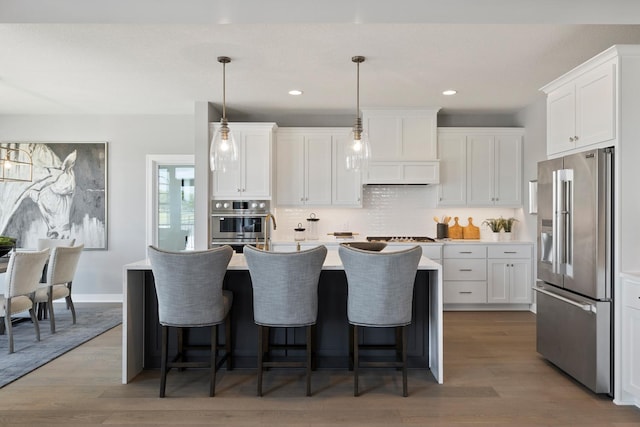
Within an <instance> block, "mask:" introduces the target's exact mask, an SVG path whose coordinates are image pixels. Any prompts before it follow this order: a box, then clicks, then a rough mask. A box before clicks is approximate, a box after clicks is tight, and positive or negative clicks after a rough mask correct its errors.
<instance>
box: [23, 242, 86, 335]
mask: <svg viewBox="0 0 640 427" xmlns="http://www.w3.org/2000/svg"><path fill="white" fill-rule="evenodd" d="M83 249H84V245H78V246H53V247H52V248H51V249H50V251H51V253H50V255H49V262H48V263H47V267H46V269H47V272H46V280H45V283H40V286H39V287H38V289H37V290H36V293H35V298H34V302H35V303H36V304H38V309H39V308H40V307H46V308H45V310H48V312H49V325H50V327H51V333H52V334H55V333H56V320H55V316H54V312H53V301H54V300H57V299H60V298H64V299H65V301H66V304H67V310H71V317H72V320H73V324H74V325H75V324H76V308H75V306H74V305H73V299H72V298H71V286H72V283H73V277H74V276H75V274H76V269H77V267H78V261H79V260H80V254H81V253H82V250H83Z"/></svg>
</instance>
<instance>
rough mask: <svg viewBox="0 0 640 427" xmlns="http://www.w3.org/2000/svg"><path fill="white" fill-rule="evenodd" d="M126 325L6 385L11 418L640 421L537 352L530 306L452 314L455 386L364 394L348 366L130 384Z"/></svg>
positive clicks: (242, 422)
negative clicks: (308, 382)
mask: <svg viewBox="0 0 640 427" xmlns="http://www.w3.org/2000/svg"><path fill="white" fill-rule="evenodd" d="M121 334H122V330H121V328H120V327H118V328H115V329H113V330H111V331H109V332H107V333H106V334H104V335H102V336H100V337H98V338H96V339H94V340H92V341H90V342H88V343H87V344H84V345H83V346H81V347H79V348H77V349H76V350H74V351H72V352H69V353H67V354H66V355H64V356H62V357H60V358H58V359H57V360H54V361H53V362H51V363H49V364H47V365H45V366H44V367H42V368H40V369H38V370H37V371H34V372H33V373H31V374H29V375H27V376H25V377H23V378H21V379H19V380H18V381H16V382H14V383H12V384H10V385H8V386H6V387H5V388H3V389H0V425H25V424H27V425H30V424H31V425H36V424H38V425H40V426H50V425H55V424H64V425H72V424H73V425H85V426H90V425H99V424H110V425H118V424H128V425H144V424H146V425H172V426H178V425H197V424H201V425H220V426H267V425H269V426H283V425H284V426H286V425H291V426H294V425H295V426H336V425H348V426H378V425H379V426H410V425H413V426H426V425H429V426H470V425H483V426H568V425H575V426H578V425H579V426H640V410H639V409H636V408H634V407H620V406H616V405H614V404H613V403H612V402H611V400H610V399H608V398H605V397H600V396H597V395H594V394H592V393H591V392H590V391H588V390H586V389H585V388H583V387H582V386H580V385H579V384H577V383H575V382H574V381H573V380H571V379H570V378H568V377H567V376H565V375H564V374H562V373H560V372H559V371H558V370H557V369H555V368H554V367H553V366H551V365H550V364H548V363H547V362H545V361H544V360H543V359H542V358H541V357H540V356H539V355H538V354H537V353H536V352H535V318H534V315H533V314H531V313H528V312H486V313H485V312H481V313H472V312H446V313H445V347H444V348H445V353H444V361H445V384H444V385H438V384H436V383H435V381H434V380H433V378H432V376H431V375H430V374H428V373H426V371H422V370H414V371H412V372H410V375H409V397H407V398H403V397H401V388H402V382H401V379H400V373H399V372H393V371H391V372H390V371H386V370H384V371H380V370H377V371H369V372H365V373H364V375H363V376H362V378H361V389H362V390H363V394H362V395H361V396H360V397H357V398H355V397H353V395H352V384H353V383H352V379H351V377H350V375H349V373H348V372H333V371H317V372H315V373H314V376H313V379H312V388H313V393H314V395H313V396H312V397H305V396H304V379H303V376H302V373H293V374H291V373H285V372H281V371H273V372H268V373H266V376H265V396H264V397H263V398H258V397H256V396H255V387H256V382H255V376H254V373H253V372H251V371H232V372H229V373H227V372H224V371H221V373H220V374H219V381H218V385H217V393H218V394H217V395H216V397H214V398H209V397H208V396H207V394H208V388H207V380H206V379H205V375H204V373H203V371H186V372H175V373H174V372H171V373H170V374H169V378H168V384H167V398H165V399H160V398H158V397H157V395H158V385H159V381H158V378H159V374H158V372H145V373H144V374H142V375H140V376H138V377H137V378H136V379H135V381H134V382H133V383H132V384H128V385H122V384H120V379H121Z"/></svg>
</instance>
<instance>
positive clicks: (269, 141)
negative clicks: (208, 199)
mask: <svg viewBox="0 0 640 427" xmlns="http://www.w3.org/2000/svg"><path fill="white" fill-rule="evenodd" d="M219 126H220V124H219V123H212V124H210V129H209V131H210V134H211V135H213V132H215V130H216V129H217V128H218V127H219ZM229 128H230V129H231V132H233V136H234V138H235V140H236V144H237V145H238V167H237V168H236V169H235V170H231V171H227V172H213V173H211V179H212V187H211V188H212V196H213V198H214V199H215V198H219V199H266V200H270V199H271V197H272V193H273V191H272V189H273V179H272V176H273V175H272V171H273V169H272V160H273V140H274V132H275V129H276V124H275V123H229Z"/></svg>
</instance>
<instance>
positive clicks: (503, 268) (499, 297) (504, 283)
mask: <svg viewBox="0 0 640 427" xmlns="http://www.w3.org/2000/svg"><path fill="white" fill-rule="evenodd" d="M510 265H511V264H510V262H505V261H504V260H487V270H488V271H487V282H488V283H487V302H488V303H507V302H509V283H510V281H511V280H510V275H511V267H510Z"/></svg>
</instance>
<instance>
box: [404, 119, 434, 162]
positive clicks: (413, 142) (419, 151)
mask: <svg viewBox="0 0 640 427" xmlns="http://www.w3.org/2000/svg"><path fill="white" fill-rule="evenodd" d="M436 126H437V125H436V118H435V115H433V116H431V115H416V116H413V115H408V116H405V117H403V118H402V129H401V130H402V137H401V141H402V148H401V153H402V155H401V158H402V160H408V161H422V160H435V159H437V155H436V148H437V140H436V138H435V135H434V129H436Z"/></svg>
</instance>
